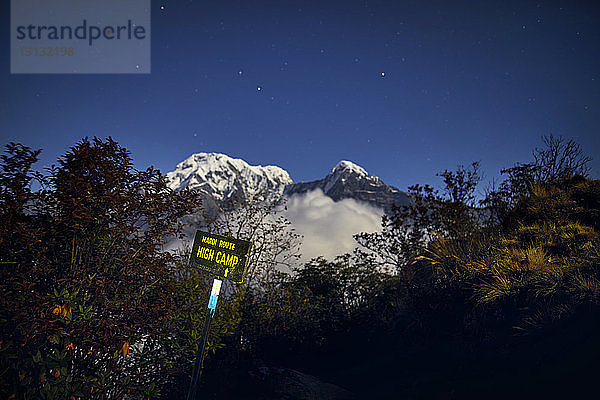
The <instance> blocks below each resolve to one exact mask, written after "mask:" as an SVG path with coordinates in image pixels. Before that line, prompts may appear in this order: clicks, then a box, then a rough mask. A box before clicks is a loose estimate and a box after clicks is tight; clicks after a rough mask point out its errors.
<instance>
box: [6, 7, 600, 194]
mask: <svg viewBox="0 0 600 400" xmlns="http://www.w3.org/2000/svg"><path fill="white" fill-rule="evenodd" d="M8 3H9V2H8V1H4V2H2V4H1V5H0V12H1V15H2V19H3V23H2V24H1V26H2V28H0V31H1V32H2V34H3V37H4V38H5V39H4V40H3V41H2V42H1V44H0V46H1V49H0V66H1V71H0V87H1V88H2V90H1V91H0V93H1V95H0V132H1V135H2V142H3V144H5V143H7V142H8V141H19V142H22V143H24V144H26V145H29V146H31V147H34V148H42V149H44V152H43V155H42V160H41V161H42V162H41V163H40V166H43V165H49V164H50V163H52V162H55V160H56V157H57V156H59V155H60V154H63V153H64V152H65V151H66V149H67V148H68V147H70V146H72V145H74V144H75V142H77V141H78V140H79V139H81V138H82V137H83V136H94V135H97V136H101V137H105V136H108V135H111V136H112V137H113V138H114V139H116V140H117V141H118V142H120V143H121V144H122V145H123V146H125V147H127V148H129V149H130V150H131V151H132V152H133V157H134V161H135V164H136V167H138V168H145V167H147V166H149V165H154V166H156V167H158V168H159V169H161V170H162V171H163V172H168V171H170V170H172V169H174V167H175V165H176V164H177V163H178V162H180V161H182V160H183V159H185V158H187V157H188V156H189V155H190V154H192V153H194V152H222V153H226V154H228V155H230V156H233V157H239V158H243V159H244V160H246V161H248V162H249V163H251V164H262V165H267V164H274V165H278V166H280V167H282V168H284V169H286V170H287V171H288V172H289V173H290V175H291V177H292V179H293V180H294V181H307V180H314V179H320V178H322V177H323V176H325V175H326V174H327V173H328V172H329V170H330V169H331V168H332V167H333V166H334V165H335V164H336V163H337V162H338V161H339V160H341V159H347V160H351V161H354V162H355V163H357V164H359V165H361V166H362V167H364V168H365V169H366V170H367V171H368V172H370V173H372V174H375V175H378V176H379V177H381V178H382V179H383V180H384V181H385V182H386V183H389V184H392V185H394V186H397V187H398V188H400V189H406V187H407V186H409V185H411V184H414V183H438V182H439V179H437V178H436V177H435V173H436V172H440V171H443V170H444V169H445V168H448V169H452V168H454V167H455V166H456V165H457V164H469V163H470V162H472V161H474V160H480V161H481V163H482V166H483V170H484V172H485V174H486V176H487V177H488V178H492V177H494V176H496V175H497V172H498V171H499V169H501V168H505V167H509V166H511V165H513V164H514V163H515V162H518V161H523V162H524V161H528V160H529V157H530V154H531V150H532V149H533V148H534V147H536V146H539V145H540V143H541V141H540V137H541V135H544V134H549V133H553V134H555V135H562V136H564V137H565V138H575V139H576V140H577V141H578V142H579V143H580V144H581V145H582V146H583V148H584V150H585V151H586V152H587V153H588V154H589V155H590V156H592V157H593V158H594V161H593V162H592V167H593V172H592V175H594V176H596V177H598V176H599V175H600V173H599V171H600V154H599V151H598V149H600V135H599V134H598V127H599V126H600V52H599V47H600V45H599V43H600V6H599V5H598V3H596V2H592V1H588V2H577V3H576V4H575V3H574V2H569V1H562V2H561V1H551V2H548V1H538V2H528V1H506V2H493V3H495V4H493V3H492V2H485V1H484V2H481V1H477V2H469V1H465V2H456V3H453V4H449V3H451V2H446V1H353V0H345V1H152V3H151V4H152V8H151V12H152V25H151V37H152V73H151V74H148V75H108V74H107V75H69V74H65V75H43V74H41V75H18V74H15V75H11V74H10V68H9V65H10V60H9V47H8V46H9V40H8V37H9V34H10V32H9V25H10V23H9V22H10V12H9V4H8ZM259 88H260V90H259Z"/></svg>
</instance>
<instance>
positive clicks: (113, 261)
mask: <svg viewBox="0 0 600 400" xmlns="http://www.w3.org/2000/svg"><path fill="white" fill-rule="evenodd" d="M7 152H8V155H7V156H3V158H2V173H1V177H0V184H1V194H2V202H3V204H6V205H8V207H2V213H3V215H2V220H3V221H7V222H8V223H5V224H3V226H2V228H3V229H2V231H1V232H0V248H1V249H2V258H3V261H4V260H10V261H11V262H14V263H13V264H2V269H3V271H2V273H3V276H4V277H6V279H3V280H2V282H0V293H1V299H0V302H1V304H2V307H1V311H0V313H1V317H2V318H1V321H2V325H1V327H0V329H1V331H2V338H3V340H2V351H1V356H2V358H1V363H2V365H3V367H4V369H3V370H4V371H5V372H4V373H3V375H2V378H1V382H2V384H1V390H2V395H3V396H5V397H7V398H8V397H9V396H13V395H15V396H18V397H40V398H61V399H63V398H69V397H74V398H123V397H125V396H126V395H127V396H134V397H141V396H156V395H157V394H158V390H159V388H160V386H161V384H164V382H165V375H164V374H163V372H161V368H163V369H164V367H165V364H166V363H168V360H169V357H168V354H165V352H164V351H163V349H164V346H163V345H162V344H161V342H163V341H164V340H165V339H166V338H168V337H169V335H170V334H171V333H172V332H171V330H170V328H169V327H170V315H171V312H172V310H173V307H174V303H173V301H172V297H171V295H172V293H173V292H175V288H176V284H177V281H176V280H175V279H174V278H173V274H172V269H173V267H174V263H173V258H172V256H171V254H170V253H168V252H163V251H161V249H162V245H163V241H164V238H165V236H167V235H177V234H178V232H180V231H181V224H180V223H178V220H179V218H181V217H183V216H184V215H186V214H189V213H191V212H194V211H196V210H197V209H198V206H199V204H200V203H199V198H198V196H197V195H196V194H194V193H192V192H189V191H182V192H179V193H174V192H173V191H171V190H170V189H168V187H167V186H166V182H165V180H164V177H163V176H162V175H161V174H160V172H159V171H157V170H155V169H153V168H148V169H147V170H144V171H137V170H135V169H134V168H133V166H132V162H131V156H130V153H129V151H127V150H126V149H124V148H122V147H121V146H119V145H118V144H117V143H116V142H114V141H113V140H112V139H111V138H109V139H108V140H106V141H102V140H101V139H98V138H94V139H93V140H92V141H90V140H88V139H87V138H85V139H83V140H81V141H80V142H79V143H77V144H76V145H75V146H74V147H72V148H71V150H70V151H69V152H67V153H66V154H65V155H64V156H63V157H61V158H60V159H59V163H58V166H53V167H52V168H51V169H50V173H49V176H48V177H46V178H44V179H43V182H42V183H43V185H44V186H43V188H44V189H43V190H41V191H39V192H38V193H32V192H31V191H30V189H29V188H28V186H27V184H28V183H29V182H30V181H31V179H32V178H33V177H34V176H36V175H35V174H34V173H32V172H31V165H32V164H33V163H34V162H35V161H36V157H37V155H38V154H39V151H32V150H30V149H29V148H27V147H25V146H22V145H15V144H10V145H8V146H7ZM17 171H21V172H17ZM38 177H39V175H38Z"/></svg>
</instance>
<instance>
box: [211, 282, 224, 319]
mask: <svg viewBox="0 0 600 400" xmlns="http://www.w3.org/2000/svg"><path fill="white" fill-rule="evenodd" d="M221 283H223V281H222V280H220V279H215V280H214V281H213V287H212V291H211V292H210V300H208V308H209V310H211V312H215V308H217V300H219V292H220V291H221Z"/></svg>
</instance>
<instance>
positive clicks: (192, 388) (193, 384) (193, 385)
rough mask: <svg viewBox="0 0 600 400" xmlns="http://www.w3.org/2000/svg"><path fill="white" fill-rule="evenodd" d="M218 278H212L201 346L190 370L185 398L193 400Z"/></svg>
mask: <svg viewBox="0 0 600 400" xmlns="http://www.w3.org/2000/svg"><path fill="white" fill-rule="evenodd" d="M221 283H223V281H222V280H220V279H213V286H212V291H211V293H210V299H209V300H208V308H207V310H206V318H205V319H204V332H203V333H202V346H199V347H198V352H197V353H196V362H195V363H194V371H193V372H192V382H191V384H190V390H189V391H188V397H187V400H194V399H195V397H196V387H197V386H198V380H199V379H200V376H201V375H202V367H203V366H204V348H205V347H206V340H207V339H208V331H209V330H210V322H211V321H212V317H213V315H214V314H215V309H216V307H217V300H218V299H219V292H220V291H221Z"/></svg>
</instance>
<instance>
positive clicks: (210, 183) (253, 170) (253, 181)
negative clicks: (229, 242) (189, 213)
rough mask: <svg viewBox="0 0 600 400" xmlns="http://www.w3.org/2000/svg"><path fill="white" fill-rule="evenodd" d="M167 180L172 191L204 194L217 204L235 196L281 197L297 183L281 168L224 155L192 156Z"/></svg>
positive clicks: (168, 175)
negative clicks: (186, 189) (260, 194)
mask: <svg viewBox="0 0 600 400" xmlns="http://www.w3.org/2000/svg"><path fill="white" fill-rule="evenodd" d="M167 179H168V181H169V187H170V188H171V189H174V190H181V189H183V188H186V187H189V188H191V189H196V190H201V191H203V192H205V193H206V194H208V195H210V196H212V197H213V198H214V200H217V201H222V200H225V199H228V198H230V197H231V196H233V195H234V194H240V195H243V196H244V197H248V196H251V195H254V194H257V193H259V192H265V194H268V195H275V196H281V194H282V193H283V190H284V188H285V187H286V185H291V184H292V183H293V182H292V179H291V178H290V175H289V174H288V173H287V172H286V171H285V170H284V169H282V168H280V167H277V166H273V165H268V166H265V167H263V166H261V165H249V164H248V163H247V162H246V161H244V160H242V159H239V158H232V157H229V156H227V155H225V154H220V153H197V154H192V155H191V156H190V157H188V158H187V159H186V160H184V161H182V162H181V163H179V164H178V165H177V167H176V168H175V170H174V171H172V172H169V173H167Z"/></svg>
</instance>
